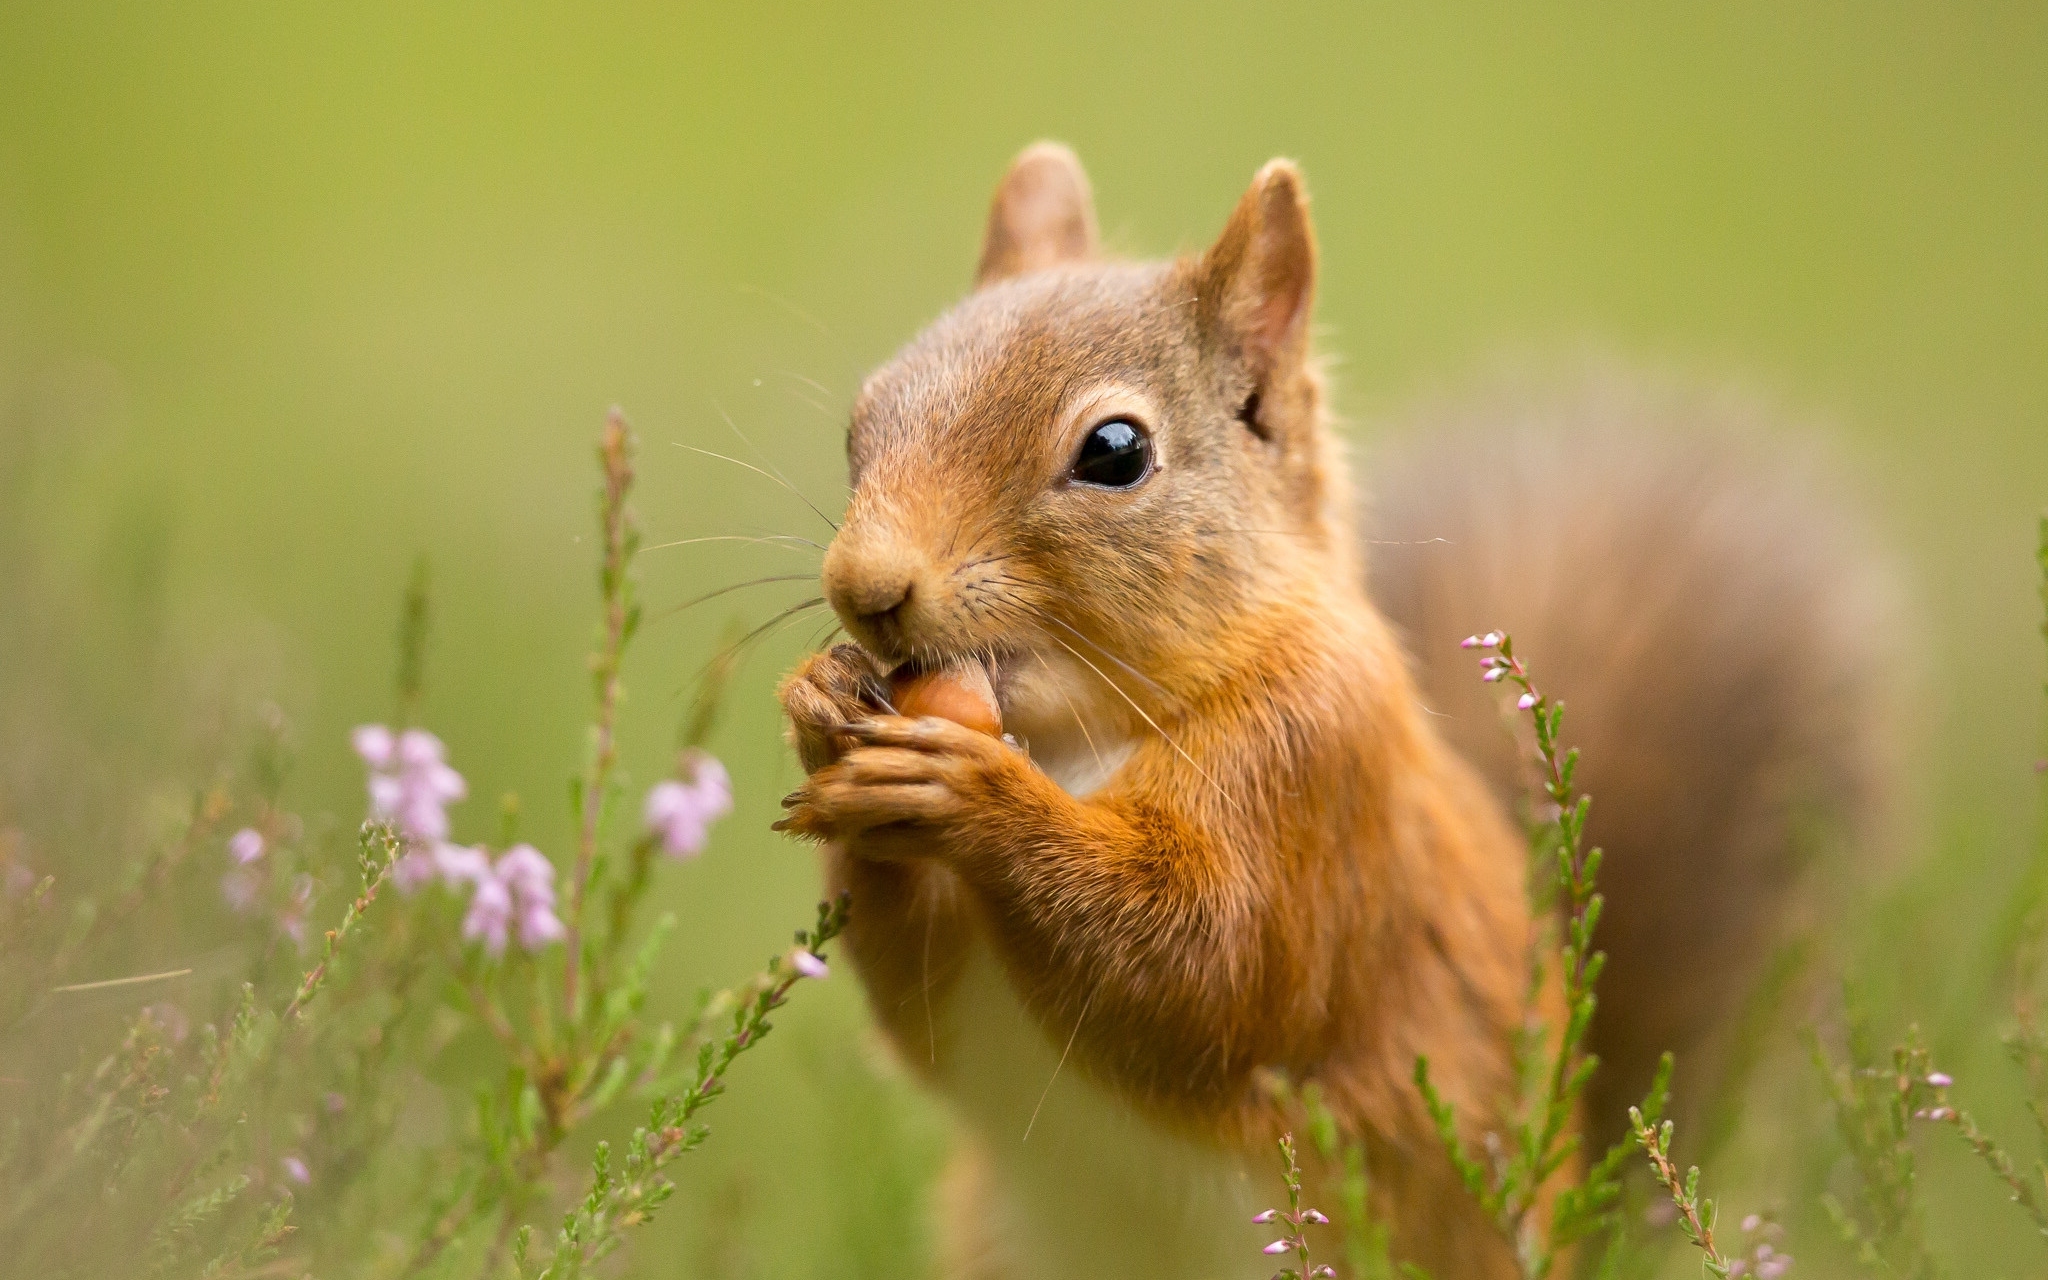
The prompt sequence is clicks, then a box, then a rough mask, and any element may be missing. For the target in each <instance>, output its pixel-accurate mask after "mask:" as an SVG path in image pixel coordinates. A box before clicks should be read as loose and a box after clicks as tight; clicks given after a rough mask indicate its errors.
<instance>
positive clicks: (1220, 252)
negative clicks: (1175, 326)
mask: <svg viewBox="0 0 2048 1280" xmlns="http://www.w3.org/2000/svg"><path fill="white" fill-rule="evenodd" d="M1315 280H1316V238H1315V232H1314V230H1313V229H1311V227H1310V226H1309V218H1308V192H1307V190H1306V189H1305V188H1304V187H1303V184H1302V180H1301V170H1299V169H1297V168H1295V167H1294V164H1293V162H1292V161H1288V160H1274V161H1271V162H1269V163H1268V164H1267V165H1266V167H1265V168H1263V169H1261V170H1259V174H1258V176H1257V177H1256V178H1253V179H1252V185H1251V187H1250V189H1248V190H1247V191H1246V192H1245V193H1244V195H1243V196H1242V197H1241V198H1239V200H1238V202H1237V208H1236V210H1234V211H1233V212H1232V213H1231V215H1230V223H1229V225H1227V226H1225V227H1224V228H1223V234H1222V235H1221V236H1219V237H1217V239H1216V243H1215V244H1213V245H1211V246H1209V251H1208V252H1207V253H1204V254H1203V255H1202V260H1201V263H1200V265H1199V267H1198V268H1197V275H1196V284H1195V296H1196V305H1197V314H1198V315H1199V316H1201V318H1202V320H1203V322H1204V323H1205V324H1208V325H1214V326H1218V327H1220V328H1221V329H1222V330H1224V331H1225V332H1226V333H1227V335H1228V338H1229V340H1230V345H1232V346H1235V347H1237V348H1238V349H1240V350H1242V351H1244V352H1245V353H1246V354H1247V355H1248V356H1249V357H1251V360H1252V363H1253V367H1254V371H1255V373H1256V374H1257V375H1258V376H1259V377H1261V378H1263V377H1265V376H1266V375H1268V374H1270V373H1272V372H1273V371H1274V370H1275V369H1276V368H1279V367H1281V366H1283V365H1285V364H1287V363H1288V362H1289V361H1290V360H1291V359H1293V358H1295V357H1297V356H1299V355H1301V354H1303V353H1305V351H1306V349H1307V339H1308V313H1309V303H1310V301H1311V298H1312V295H1313V293H1314V291H1315Z"/></svg>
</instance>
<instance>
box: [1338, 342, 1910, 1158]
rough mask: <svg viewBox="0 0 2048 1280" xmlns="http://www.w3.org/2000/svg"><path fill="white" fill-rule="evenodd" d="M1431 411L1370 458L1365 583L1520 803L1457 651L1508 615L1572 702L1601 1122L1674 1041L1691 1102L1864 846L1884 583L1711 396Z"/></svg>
mask: <svg viewBox="0 0 2048 1280" xmlns="http://www.w3.org/2000/svg"><path fill="white" fill-rule="evenodd" d="M1422 418H1423V420H1422V421H1420V422H1418V423H1417V424H1415V425H1416V429H1415V430H1413V431H1411V432H1406V433H1402V434H1400V435H1398V436H1397V437H1396V438H1394V439H1393V440H1391V441H1390V442H1389V443H1388V445H1387V446H1386V447H1385V449H1384V450H1383V456H1381V457H1379V458H1378V459H1377V465H1374V466H1369V467H1368V468H1367V469H1366V475H1367V480H1368V488H1369V490H1370V492H1371V493H1372V495H1373V497H1372V501H1371V502H1370V503H1369V504H1368V510H1367V518H1366V522H1365V523H1366V527H1367V529H1368V530H1369V532H1368V533H1367V535H1366V536H1367V537H1368V538H1369V539H1371V540H1372V543H1371V545H1368V547H1367V548H1366V550H1367V552H1368V554H1367V557H1366V559H1367V563H1368V564H1369V565H1370V566H1371V570H1370V572H1369V575H1368V576H1369V585H1370V587H1371V590H1372V595H1373V598H1374V600H1375V601H1376V602H1377V603H1378V604H1379V606H1380V607H1381V608H1382V609H1383V610H1384V611H1385V612H1386V613H1387V615H1388V616H1389V617H1390V618H1391V619H1392V620H1393V622H1394V623H1395V624H1396V625H1397V626H1398V627H1399V628H1400V629H1401V630H1402V631H1403V633H1404V634H1405V637H1406V640H1407V642H1408V646H1409V650H1410V652H1411V654H1412V655H1413V658H1414V661H1415V665H1416V670H1417V674H1418V676H1419V678H1420V681H1421V684H1422V689H1423V698H1424V702H1425V705H1426V707H1427V708H1428V709H1429V710H1430V711H1431V712H1432V713H1434V714H1435V716H1437V717H1440V718H1435V719H1434V720H1433V723H1435V724H1436V725H1437V726H1438V727H1439V729H1440V730H1441V731H1442V732H1443V733H1444V735H1445V737H1447V738H1448V739H1449V740H1450V741H1451V742H1452V743H1453V744H1454V745H1455V746H1456V747H1457V748H1458V749H1459V750H1460V751H1462V752H1463V753H1464V754H1465V756H1466V758H1467V759H1469V760H1471V761H1472V762H1473V763H1474V764H1476V765H1477V766H1479V767H1480V768H1481V770H1482V771H1483V772H1484V773H1485V774H1486V776H1487V777H1488V779H1489V780H1490V781H1491V783H1492V784H1493V786H1494V787H1495V788H1496V790H1497V791H1498V793H1499V794H1500V795H1501V796H1502V798H1503V800H1504V801H1505V802H1507V803H1509V804H1510V805H1511V806H1513V808H1512V809H1511V811H1523V809H1524V808H1525V806H1526V800H1525V799H1524V797H1526V796H1527V795H1528V786H1529V784H1530V781H1531V775H1530V773H1529V772H1528V770H1527V768H1526V766H1525V763H1524V755H1523V753H1522V752H1521V751H1520V749H1518V748H1517V746H1516V745H1515V742H1514V740H1513V738H1512V737H1511V735H1510V734H1509V732H1507V731H1506V728H1505V722H1504V721H1503V718H1502V716H1501V713H1500V709H1499V706H1498V703H1497V700H1496V697H1495V693H1496V691H1495V689H1494V688H1493V687H1492V686H1490V685H1482V684H1481V683H1480V681H1479V679H1478V670H1477V667H1476V666H1475V664H1474V663H1473V661H1472V657H1471V655H1470V654H1467V653H1463V652H1460V651H1459V649H1458V643H1457V642H1458V640H1459V638H1461V637H1463V636H1466V635H1469V634H1472V633H1474V632H1480V631H1485V630H1487V629H1489V628H1493V627H1502V628H1505V629H1507V630H1508V631H1509V632H1511V633H1512V634H1513V635H1514V637H1515V649H1516V652H1517V653H1518V654H1520V655H1522V656H1523V657H1524V658H1526V659H1527V660H1528V661H1529V663H1530V666H1531V673H1532V674H1533V675H1534V677H1535V679H1536V681H1537V684H1538V685H1539V687H1541V688H1543V689H1544V690H1545V691H1546V692H1547V693H1550V694H1551V695H1553V696H1555V697H1557V698H1559V699H1560V700H1562V701H1563V702H1564V703H1565V704H1566V708H1567V710H1566V714H1565V721H1564V735H1563V736H1564V739H1565V741H1566V742H1568V743H1572V744H1575V745H1577V746H1579V747H1581V748H1582V749H1583V750H1584V753H1585V755H1584V763H1583V765H1582V767H1581V769H1580V772H1579V783H1580V786H1581V787H1582V789H1583V790H1584V792H1585V793H1586V794H1589V795H1591V796H1593V797H1594V802H1593V810H1592V817H1591V820H1590V823H1589V827H1588V838H1589V840H1590V841H1592V842H1593V843H1595V844H1599V845H1601V846H1603V847H1604V848H1605V849H1606V853H1607V857H1606V861H1605V863H1604V864H1603V867H1602V870H1601V876H1600V879H1601V888H1602V889H1603V890H1604V891H1605V893H1606V895H1607V910H1606V913H1605V915H1604V916H1603V918H1602V921H1601V924H1600V930H1599V944H1600V945H1601V946H1602V947H1603V948H1604V949H1605V950H1606V951H1607V953H1608V966H1607V969H1606V972H1605V976H1604V977H1603V979H1602V981H1601V992H1600V1009H1599V1013H1598V1015H1597V1017H1596V1020H1595V1022H1594V1026H1593V1029H1592V1032H1591V1040H1592V1048H1593V1050H1594V1051H1595V1052H1597V1053H1598V1054H1599V1055H1600V1057H1601V1059H1602V1062H1603V1064H1604V1065H1603V1068H1602V1070H1601V1072H1600V1074H1599V1075H1598V1076H1597V1077H1596V1078H1595V1082H1594V1084H1593V1086H1592V1089H1591V1091H1590V1093H1589V1097H1588V1100H1587V1101H1588V1107H1589V1116H1588V1118H1589V1121H1590V1122H1591V1128H1593V1129H1594V1130H1595V1132H1596V1133H1600V1134H1605V1135H1610V1136H1611V1135H1612V1134H1613V1133H1614V1132H1615V1131H1616V1130H1617V1129H1618V1127H1619V1125H1620V1124H1621V1122H1622V1121H1623V1119H1624V1118H1625V1115H1626V1108H1627V1106H1628V1105H1629V1104H1630V1103H1632V1102H1634V1101H1636V1100H1637V1099H1639V1098H1640V1097H1641V1096H1642V1093H1643V1091H1644V1090H1645V1089H1646V1088H1647V1086H1648V1084H1649V1079H1650V1075H1651V1072H1652V1070H1653V1068H1654V1065H1655V1062H1656V1059H1657V1056H1658V1055H1659V1054H1660V1053H1662V1052H1663V1051H1664V1050H1666V1049H1671V1050H1674V1051H1676V1052H1677V1053H1678V1054H1679V1056H1680V1061H1681V1063H1682V1064H1684V1065H1683V1067H1682V1069H1681V1072H1680V1078H1681V1081H1682V1082H1684V1081H1689V1082H1690V1085H1691V1090H1690V1091H1689V1092H1690V1097H1689V1098H1687V1099H1685V1100H1686V1101H1690V1102H1694V1103H1696V1102H1697V1101H1698V1100H1699V1094H1698V1090H1699V1088H1700V1086H1702V1085H1704V1084H1708V1083H1710V1082H1711V1077H1712V1076H1714V1075H1716V1074H1718V1073H1719V1066H1718V1065H1717V1064H1718V1063H1719V1062H1720V1061H1722V1055H1723V1053H1724V1052H1725V1050H1726V1049H1727V1048H1728V1047H1729V1046H1728V1045H1727V1044H1726V1043H1725V1040H1726V1035H1725V1029H1726V1027H1727V1024H1728V1023H1729V1022H1730V1021H1731V1019H1732V1018H1733V1017H1734V1016H1735V1015H1736V1014H1737V1013H1738V1011H1739V1009H1740V1006H1741V1005H1742V1002H1743V1000H1744V998H1745V995H1746V993H1747V992H1748V991H1749V990H1750V988H1751V987H1752V985H1753V984H1754V983H1755V982H1756V980H1757V978H1758V976H1759V975H1760V973H1761V972H1762V970H1763V968H1764V966H1765V965H1766V964H1767V963H1768V962H1769V960H1770V958H1771V957H1772V955H1773V954H1774V952H1775V951H1776V950H1777V946H1778V943H1779V940H1780V939H1781V938H1782V937H1784V936H1785V932H1786V930H1787V928H1788V926H1789V925H1790V923H1791V922H1790V921H1789V920H1788V918H1787V917H1788V915H1789V914H1790V913H1791V911H1792V907H1791V903H1792V902H1794V901H1795V900H1797V899H1798V898H1799V895H1798V893H1797V892H1796V890H1797V889H1798V888H1799V887H1800V885H1801V882H1802V879H1803V877H1802V874H1801V873H1802V870H1803V868H1804V867H1805V866H1806V865H1807V864H1808V863H1810V862H1811V860H1812V855H1813V853H1814V852H1815V851H1816V850H1817V849H1818V848H1821V847H1834V848H1845V849H1847V850H1850V851H1854V852H1857V853H1861V852H1864V851H1867V850H1869V849H1870V848H1872V847H1873V841H1874V840H1875V839H1876V838H1877V836H1878V834H1879V831H1880V828H1881V825H1882V824H1883V823H1884V821H1885V819H1884V818H1883V816H1882V815H1881V809H1882V805H1883V801H1884V800H1885V799H1886V797H1887V796H1888V795H1889V794H1890V793H1891V787H1890V786H1889V773H1890V770H1889V768H1888V765H1887V757H1888V751H1887V744H1888V743H1889V742H1891V741H1892V740H1893V734H1892V732H1891V731H1890V727H1889V721H1890V720H1891V718H1892V713H1891V708H1892V707H1893V706H1894V705H1895V699H1894V697H1893V692H1894V690H1895V688H1896V685H1897V682H1896V681H1895V680H1894V679H1893V678H1892V675H1893V669H1894V663H1893V653H1892V645H1893V640H1892V637H1893V636H1894V634H1895V632H1894V629H1893V628H1892V626H1891V625H1890V624H1891V615H1892V613H1893V610H1892V606H1891V603H1890V601H1891V592H1890V590H1889V576H1888V575H1887V574H1885V573H1884V572H1882V571H1881V570H1880V568H1879V567H1878V565H1877V562H1876V560H1875V559H1874V557H1873V556H1872V555H1871V554H1870V552H1869V551H1868V550H1867V547H1866V545H1865V544H1864V543H1862V542H1860V541H1859V540H1858V539H1857V538H1856V537H1855V536H1854V534H1853V532H1852V526H1851V525H1850V524H1849V523H1848V522H1846V521H1845V520H1844V519H1843V518H1842V516H1841V514H1840V512H1839V511H1837V510H1835V509H1833V508H1832V507H1831V506H1830V504H1829V503H1828V502H1827V501H1826V499H1825V497H1824V489H1823V487H1822V486H1820V485H1817V484H1815V483H1813V482H1812V480H1811V473H1810V471H1809V470H1807V469H1803V468H1801V467H1798V466H1795V465H1792V464H1791V462H1790V460H1789V459H1787V458H1786V457H1784V456H1777V455H1776V454H1774V453H1773V451H1772V450H1771V449H1769V448H1766V447H1764V444H1763V441H1762V439H1761V435H1760V428H1762V426H1763V420H1762V418H1761V417H1760V416H1759V415H1757V414H1756V413H1754V412H1753V411H1751V410H1748V409H1746V408H1744V407H1742V406H1740V405H1738V404H1735V403H1733V402H1731V401H1730V400H1728V399H1726V398H1722V397H1715V396H1710V395H1698V394H1687V393H1684V392H1678V391H1672V390H1669V389H1662V388H1655V387H1652V386H1648V385H1646V384H1644V383H1642V382H1640V381H1632V380H1629V379H1617V378H1611V377H1603V378H1595V379H1591V380H1589V381H1587V382H1586V383H1584V384H1583V385H1581V386H1580V387H1579V388H1578V389H1576V390H1574V391H1571V392H1569V393H1567V394H1563V395H1559V394H1555V393H1541V394H1536V395H1531V394H1529V393H1527V391H1526V390H1522V391H1516V390H1513V389H1510V390H1506V391H1504V392H1500V393H1496V394H1495V395H1494V396H1492V397H1490V398H1488V399H1485V400H1481V401H1479V402H1476V403H1467V404H1465V405H1463V406H1461V407H1458V408H1453V409H1446V410H1439V411H1436V412H1433V413H1428V414H1425V415H1422ZM1780 452H1782V451H1780Z"/></svg>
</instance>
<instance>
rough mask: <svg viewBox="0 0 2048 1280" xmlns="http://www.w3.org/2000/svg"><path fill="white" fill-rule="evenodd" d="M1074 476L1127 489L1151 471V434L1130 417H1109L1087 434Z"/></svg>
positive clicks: (1107, 486)
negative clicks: (1147, 433) (1146, 432)
mask: <svg viewBox="0 0 2048 1280" xmlns="http://www.w3.org/2000/svg"><path fill="white" fill-rule="evenodd" d="M1072 474H1073V478H1074V480H1075V481H1077V482H1078V483H1080V484H1092V485H1096V486H1099V487H1101V488H1104V489H1128V488H1130V487H1131V486H1132V485H1135V484H1137V483H1138V482H1139V481H1140V480H1143V479H1144V478H1145V477H1146V476H1148V475H1150V474H1152V437H1151V436H1149V435H1146V434H1145V429H1144V428H1143V427H1141V426H1139V425H1138V424H1137V423H1135V422H1132V421H1131V420H1130V419H1129V418H1111V419H1110V420H1109V421H1108V422H1105V423H1102V424H1100V425H1099V426H1097V427H1096V428H1095V429H1094V430H1093V431H1090V432H1089V433H1088V438H1087V439H1086V440H1083V441H1082V442H1081V452H1080V454H1079V456H1077V457H1076V458H1075V459H1074V470H1073V473H1072Z"/></svg>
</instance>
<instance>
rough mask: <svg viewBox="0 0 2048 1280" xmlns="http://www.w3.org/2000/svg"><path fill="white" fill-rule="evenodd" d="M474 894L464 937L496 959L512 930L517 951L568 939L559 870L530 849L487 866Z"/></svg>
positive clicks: (515, 848)
mask: <svg viewBox="0 0 2048 1280" xmlns="http://www.w3.org/2000/svg"><path fill="white" fill-rule="evenodd" d="M475 884H476V892H475V894H474V895H473V896H472V897H471V898H470V900H469V911H468V913H467V914H465V915H464V916H463V918H462V936H463V937H464V938H467V939H468V940H470V941H471V942H482V943H483V944H484V950H486V951H488V952H490V953H491V954H492V955H494V956H501V955H503V954H505V943H506V940H507V939H508V938H509V937H510V936H511V932H512V927H513V926H514V925H515V924H516V925H517V926H518V928H519V945H520V946H522V947H525V948H526V949H527V950H528V951H538V950H540V948H542V947H544V946H546V945H548V944H549V943H551V942H557V941H560V940H561V939H562V937H563V936H565V935H566V934H567V933H568V929H567V928H566V927H565V926H564V925H563V924H562V921H561V919H560V918H559V917H558V916H556V915H555V864H554V863H552V862H549V861H548V860H547V857H546V856H545V855H544V854H542V853H541V851H540V850H538V849H536V848H534V847H533V846H532V845H530V844H518V845H514V846H512V847H511V848H510V849H507V850H506V851H505V853H504V856H503V857H501V858H499V859H498V861H497V863H496V864H495V865H491V864H489V863H488V862H486V863H485V866H484V869H483V871H482V873H481V874H480V875H478V876H477V877H476V880H475Z"/></svg>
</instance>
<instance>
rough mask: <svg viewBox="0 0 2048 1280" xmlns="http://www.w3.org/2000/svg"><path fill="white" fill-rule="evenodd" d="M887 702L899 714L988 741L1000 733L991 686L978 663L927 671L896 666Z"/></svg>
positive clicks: (1000, 720)
mask: <svg viewBox="0 0 2048 1280" xmlns="http://www.w3.org/2000/svg"><path fill="white" fill-rule="evenodd" d="M889 700H890V701H891V702H893V703H894V704H895V705H896V711H897V714H899V715H906V716H937V717H938V718H939V719H941V720H951V721H952V722H953V723H954V724H957V725H962V726H964V727H966V728H969V729H972V730H974V731H975V732H976V733H985V734H987V735H988V736H989V737H991V738H994V737H998V736H1000V735H1001V734H1002V732H1003V713H1002V711H1001V709H1000V708H998V707H997V706H996V690H995V686H994V685H993V684H991V683H990V682H989V678H988V668H987V667H984V666H983V665H982V664H981V663H979V662H973V661H969V662H961V663H956V664H954V665H952V666H949V667H940V668H937V669H935V670H929V671H921V670H918V669H916V667H914V666H912V665H905V666H902V667H898V668H897V669H896V670H895V671H894V672H893V673H891V675H890V676H889Z"/></svg>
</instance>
